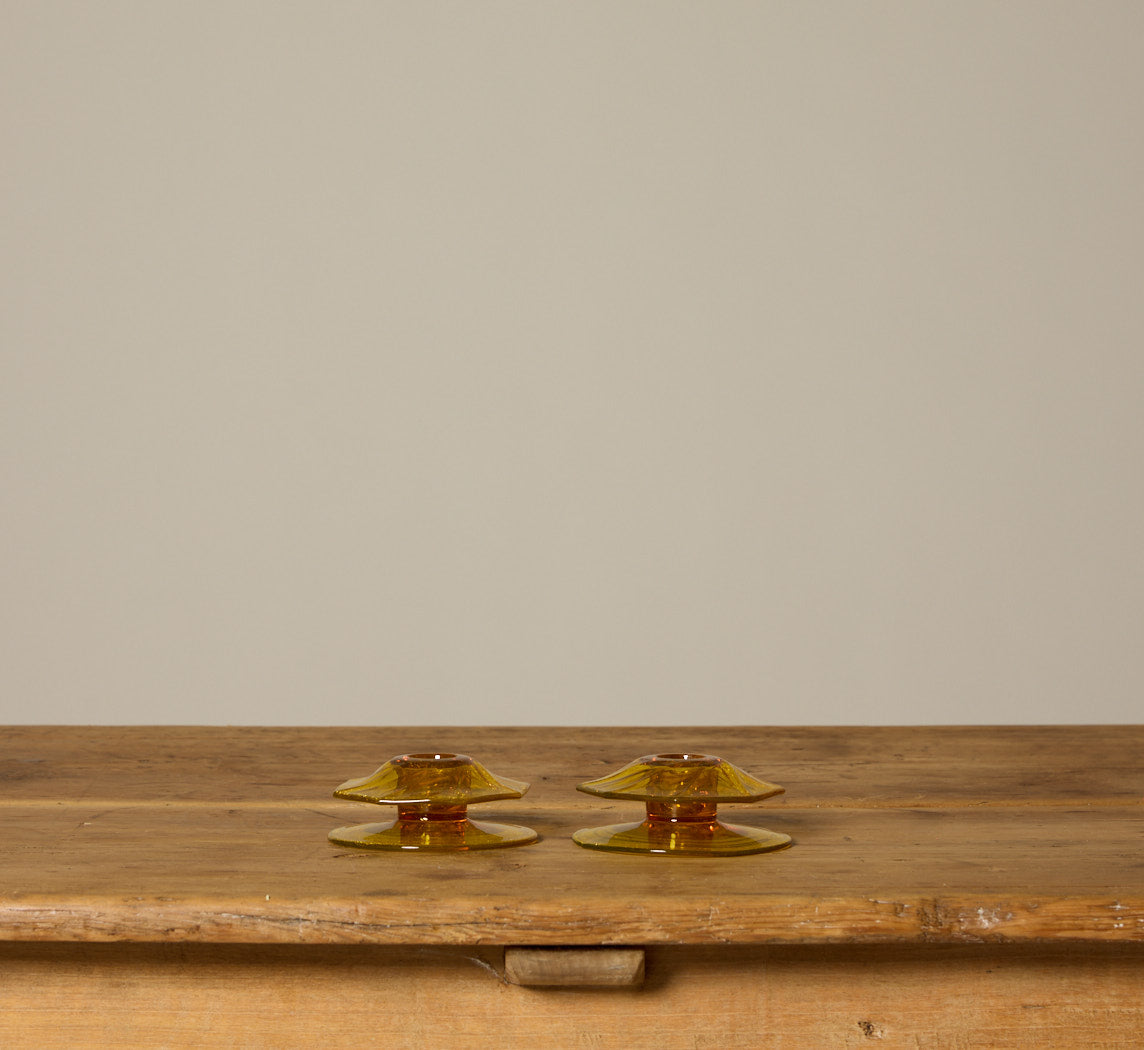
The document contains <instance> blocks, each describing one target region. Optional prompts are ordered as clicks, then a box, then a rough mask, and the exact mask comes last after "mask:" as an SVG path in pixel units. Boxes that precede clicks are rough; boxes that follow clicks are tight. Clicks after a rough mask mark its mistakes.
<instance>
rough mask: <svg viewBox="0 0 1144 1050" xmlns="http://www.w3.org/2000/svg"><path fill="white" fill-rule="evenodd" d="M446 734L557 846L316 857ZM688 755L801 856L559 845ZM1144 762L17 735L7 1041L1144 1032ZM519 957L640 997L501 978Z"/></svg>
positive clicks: (489, 1041)
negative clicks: (656, 766)
mask: <svg viewBox="0 0 1144 1050" xmlns="http://www.w3.org/2000/svg"><path fill="white" fill-rule="evenodd" d="M428 749H435V750H453V751H461V752H465V753H467V754H471V755H473V756H474V757H475V758H477V759H478V760H480V761H482V762H483V763H484V764H485V765H487V766H488V767H489V768H491V769H492V770H493V771H494V772H496V773H501V774H503V775H506V776H510V777H517V778H520V779H524V780H529V781H531V782H532V789H531V791H530V792H529V793H528V794H527V795H526V796H525V797H524V798H523V799H520V800H516V801H511V802H501V803H495V804H492V805H489V806H483V807H479V808H478V809H475V810H473V812H472V815H473V816H475V817H477V818H478V819H479V818H480V817H482V816H483V817H486V818H487V819H494V820H496V819H501V820H504V821H505V822H509V823H521V824H526V825H529V826H531V827H533V828H535V829H536V830H538V831H539V832H540V835H541V841H540V842H539V843H537V844H536V845H532V846H526V847H521V848H516V849H509V850H495V851H489V852H481V853H469V854H457V855H432V854H392V853H370V852H365V851H355V850H349V849H343V848H338V847H335V846H333V845H331V844H330V843H328V842H327V841H326V833H327V831H329V830H330V829H331V828H333V827H335V826H337V825H339V824H347V823H358V822H366V821H370V820H379V819H385V818H386V815H387V813H389V812H390V811H389V810H382V809H380V808H378V807H372V806H365V805H361V804H354V803H349V802H341V801H337V800H334V799H333V798H331V795H330V793H331V791H332V789H333V788H334V787H335V786H337V785H338V784H339V783H340V782H341V781H343V780H345V779H347V778H349V777H352V776H363V775H365V774H366V773H369V772H371V771H372V770H373V769H374V768H376V767H377V766H378V765H380V764H381V763H382V761H384V760H385V759H387V758H389V757H391V756H392V755H395V754H398V753H402V752H407V751H419V750H428ZM681 750H687V751H707V752H710V753H714V754H717V755H722V756H723V757H724V758H727V759H730V760H731V761H733V762H735V763H736V764H737V765H740V766H742V767H744V768H745V769H747V770H749V771H751V772H753V773H755V774H757V775H759V776H762V777H764V778H765V779H768V780H772V781H774V782H776V783H779V784H782V785H784V786H785V787H786V789H787V794H786V795H784V796H781V797H779V798H777V799H773V800H769V801H767V802H764V803H760V804H758V805H750V806H742V807H721V815H722V816H723V817H724V818H725V819H729V820H732V821H736V822H740V823H744V824H756V825H759V826H763V827H768V828H771V829H772V830H775V831H783V832H786V833H788V834H790V835H791V836H793V838H794V843H795V844H794V845H793V846H792V847H791V848H790V849H787V850H784V851H781V852H777V853H769V854H759V855H756V856H749V857H734V858H718V859H716V858H711V859H707V858H691V857H655V856H649V857H642V856H629V855H622V854H608V853H599V852H593V851H589V850H584V849H580V848H578V847H576V846H575V845H574V844H573V843H572V842H571V839H570V836H571V833H572V832H573V831H574V830H576V829H577V828H581V827H586V826H591V825H595V824H604V823H611V822H614V821H617V820H624V819H633V820H634V819H638V817H639V816H640V813H641V809H640V807H639V805H638V804H634V803H627V802H615V803H613V802H608V801H605V800H602V799H596V798H592V797H590V796H587V795H582V794H579V793H577V792H576V791H575V790H574V786H575V784H576V783H577V782H579V781H581V780H587V779H589V778H592V777H596V776H599V775H601V774H602V773H605V772H608V771H610V770H613V769H616V768H618V767H619V766H621V765H623V764H624V763H625V762H627V761H628V760H629V759H632V758H635V757H637V756H639V755H642V754H646V753H649V752H654V751H681ZM1142 756H1144V727H1123V726H1115V727H1083V728H1078V727H1053V726H1047V727H1035V728H1030V727H1022V728H1017V727H1010V728H998V727H976V728H966V727H946V728H808V729H801V728H772V729H768V728H744V729H728V728H721V729H695V728H690V729H563V730H558V729H522V728H513V729H487V728H485V729H459V728H445V729H409V728H402V729H373V728H370V729H290V728H169V727H157V728H156V727H147V728H139V727H127V728H123V727H66V728H64V727H12V728H8V729H6V730H5V731H4V737H3V750H2V752H0V802H2V804H3V814H4V829H3V838H2V840H0V942H2V943H0V1046H2V1047H4V1048H16V1047H35V1048H37V1050H41V1048H51V1047H64V1046H66V1047H69V1048H72V1050H74V1048H77V1047H84V1048H86V1047H116V1046H156V1047H160V1046H161V1047H191V1046H193V1047H228V1048H234V1047H293V1046H307V1047H349V1046H358V1045H379V1046H385V1047H387V1048H389V1047H428V1046H433V1047H445V1046H457V1047H465V1048H466V1050H470V1048H486V1047H488V1048H493V1047H496V1048H498V1050H500V1048H508V1050H511V1048H514V1047H522V1046H535V1047H538V1048H553V1050H565V1048H567V1050H572V1048H576V1050H584V1048H598V1050H604V1048H610V1047H624V1048H625V1050H632V1048H641V1047H656V1048H657V1050H666V1048H674V1047H680V1048H683V1047H687V1048H702V1047H718V1048H720V1050H724V1048H726V1050H733V1048H751V1050H759V1048H769V1047H779V1048H801V1047H810V1048H816V1047H865V1046H874V1045H876V1046H883V1047H899V1046H901V1047H911V1048H919V1047H923V1048H930V1047H933V1048H939V1047H940V1048H950V1050H953V1048H957V1050H966V1048H969V1047H988V1048H991V1050H1004V1048H1010V1047H1022V1048H1025V1047H1028V1048H1031V1047H1036V1048H1037V1050H1051V1048H1056V1047H1073V1046H1084V1047H1086V1048H1089V1050H1095V1048H1099V1047H1113V1046H1116V1047H1123V1046H1144V849H1142V846H1144V770H1142V764H1144V757H1142ZM527 946H544V947H551V948H554V949H556V948H574V947H577V946H582V947H584V946H587V947H596V948H597V949H599V950H598V952H597V953H595V954H594V955H593V956H592V957H590V958H589V959H588V961H587V963H586V964H584V963H582V962H577V961H575V960H576V959H577V958H578V957H577V956H574V955H573V954H568V953H560V952H558V951H556V952H552V953H548V954H546V955H545V956H544V957H542V959H541V965H542V966H543V965H544V960H545V959H551V960H554V963H553V965H558V964H559V962H560V958H558V957H562V958H566V959H570V960H573V961H572V963H571V964H570V965H571V970H572V971H573V972H575V973H579V974H580V975H581V978H584V975H585V974H587V975H588V977H587V978H586V979H591V975H592V974H593V973H595V974H596V975H597V976H599V978H600V980H604V979H606V976H605V975H606V974H607V973H608V972H609V968H610V967H613V964H615V966H616V967H619V968H620V969H622V968H623V966H625V965H626V963H624V961H623V959H624V957H622V956H620V955H615V956H613V955H612V954H611V953H610V952H609V951H608V950H607V946H611V947H621V946H622V947H627V948H638V949H643V950H644V958H645V963H646V979H645V981H644V983H643V984H642V985H633V986H625V987H610V988H603V987H600V988H597V987H579V988H538V987H524V986H520V985H517V984H513V983H511V982H510V981H509V980H508V979H507V978H506V975H505V969H506V968H505V957H506V952H507V954H508V956H509V959H510V962H511V961H512V960H513V959H514V958H515V959H520V960H523V961H524V962H523V964H522V965H524V969H525V970H526V971H527V970H528V967H529V966H530V965H531V963H529V962H528V956H527V955H526V953H523V952H518V951H517V949H519V948H523V947H527ZM638 954H639V953H638V952H637V953H636V956H638ZM627 958H628V959H630V958H632V955H631V953H629V955H628V956H627ZM509 969H510V971H511V970H512V967H511V966H510V967H509Z"/></svg>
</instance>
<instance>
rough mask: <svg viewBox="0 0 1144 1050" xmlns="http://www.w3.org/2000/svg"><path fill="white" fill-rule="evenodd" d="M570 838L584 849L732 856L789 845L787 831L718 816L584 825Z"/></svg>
mask: <svg viewBox="0 0 1144 1050" xmlns="http://www.w3.org/2000/svg"><path fill="white" fill-rule="evenodd" d="M572 839H573V841H574V842H576V844H577V845H580V846H584V847H586V848H587V849H603V850H614V851H615V852H618V853H685V854H689V855H692V856H697V857H701V856H707V857H736V856H742V855H745V854H748V853H766V852H767V851H769V850H776V849H782V848H783V847H785V846H789V845H790V842H791V839H790V836H789V835H783V834H782V833H780V832H777V831H767V830H766V829H764V828H748V827H744V826H742V825H741V824H724V823H723V822H722V821H720V820H712V821H702V822H698V823H690V822H689V823H676V822H670V821H661V820H655V821H652V820H644V821H641V822H639V823H636V824H609V825H607V826H606V827H602V828H584V829H583V830H581V831H577V832H576V833H575V834H574V835H573V836H572Z"/></svg>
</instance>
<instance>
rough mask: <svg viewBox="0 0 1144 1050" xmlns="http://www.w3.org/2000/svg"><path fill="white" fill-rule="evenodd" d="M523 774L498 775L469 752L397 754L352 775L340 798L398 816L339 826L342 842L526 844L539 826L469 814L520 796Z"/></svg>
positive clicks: (415, 846) (452, 846)
mask: <svg viewBox="0 0 1144 1050" xmlns="http://www.w3.org/2000/svg"><path fill="white" fill-rule="evenodd" d="M527 790H528V784H526V783H524V781H521V780H509V779H508V778H507V777H496V776H494V775H493V774H492V773H490V772H489V771H488V770H487V769H485V767H484V766H482V765H481V764H480V763H479V762H474V761H473V759H471V758H470V757H469V756H468V755H457V754H452V753H448V752H429V753H424V754H413V755H398V756H397V757H396V758H392V759H390V760H389V761H388V762H386V763H385V765H383V766H382V767H381V768H380V769H378V770H377V771H376V772H375V773H373V774H371V775H370V776H368V777H362V778H361V779H359V780H347V781H346V782H345V783H344V784H342V786H341V787H339V788H338V789H337V790H336V791H335V792H334V797H335V798H346V799H353V800H354V801H358V802H376V803H380V804H382V805H386V804H388V805H394V806H396V807H397V818H396V819H395V820H391V821H383V822H382V823H379V824H355V825H353V826H351V827H345V828H335V829H334V830H333V831H331V832H330V834H329V839H330V841H331V842H333V843H335V844H337V845H339V846H355V847H357V848H359V849H380V850H473V849H497V848H499V847H503V846H525V845H527V844H528V843H530V842H535V841H536V832H535V831H533V830H532V829H531V828H524V827H520V826H518V825H515V824H490V823H487V822H485V821H476V820H470V819H469V818H468V815H467V812H466V810H467V808H468V806H469V805H471V804H474V803H477V802H493V801H495V800H497V799H505V798H520V796H521V795H523V794H524V793H525V792H526V791H527Z"/></svg>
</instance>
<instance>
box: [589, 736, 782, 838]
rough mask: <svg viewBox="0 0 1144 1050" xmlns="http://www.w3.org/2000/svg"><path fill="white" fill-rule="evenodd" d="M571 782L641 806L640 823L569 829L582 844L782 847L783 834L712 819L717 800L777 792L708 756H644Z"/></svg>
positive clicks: (756, 797) (773, 786) (754, 798)
mask: <svg viewBox="0 0 1144 1050" xmlns="http://www.w3.org/2000/svg"><path fill="white" fill-rule="evenodd" d="M576 787H577V790H579V791H584V792H587V793H588V794H589V795H598V796H600V797H601V798H619V799H630V800H632V801H635V802H643V803H644V804H645V805H646V806H647V816H646V818H645V819H644V820H642V821H638V822H636V823H633V824H609V825H608V826H606V827H602V828H585V829H584V830H582V831H577V832H576V833H575V834H574V835H573V836H572V838H573V840H574V841H575V842H577V843H578V844H579V845H581V846H586V847H587V848H588V849H603V850H616V851H618V852H620V853H683V854H693V855H699V856H709V857H710V856H714V857H732V856H739V855H742V854H746V853H764V852H766V851H767V850H775V849H782V848H783V847H784V846H789V845H790V841H791V840H790V836H789V835H783V834H781V833H780V832H775V831H766V830H764V829H763V828H752V827H743V826H741V825H738V824H724V823H723V822H722V821H721V820H719V818H718V817H717V816H716V807H717V806H718V805H719V803H720V802H758V801H759V800H760V799H764V798H770V797H771V796H772V795H780V794H782V792H783V790H784V789H783V788H781V787H779V786H778V785H777V784H768V783H767V782H766V781H765V780H759V779H757V778H756V777H753V776H751V775H750V773H745V772H743V770H741V769H738V768H736V767H735V766H733V765H731V763H730V762H724V761H723V760H722V759H721V758H716V757H715V756H714V755H697V754H666V755H645V756H644V757H643V758H637V759H636V760H635V761H634V762H629V763H628V764H627V765H626V766H624V767H623V769H620V770H617V771H616V772H615V773H612V774H610V775H609V776H606V777H600V778H599V779H598V780H589V781H587V782H585V783H583V784H577V785H576Z"/></svg>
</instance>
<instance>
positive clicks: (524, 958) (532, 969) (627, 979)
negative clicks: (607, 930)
mask: <svg viewBox="0 0 1144 1050" xmlns="http://www.w3.org/2000/svg"><path fill="white" fill-rule="evenodd" d="M644 958H645V952H644V949H643V948H568V947H561V948H519V947H511V948H505V950H504V977H505V980H506V981H508V982H509V984H520V985H524V986H526V987H529V988H584V987H586V988H631V987H634V986H636V985H639V984H643V979H644Z"/></svg>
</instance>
